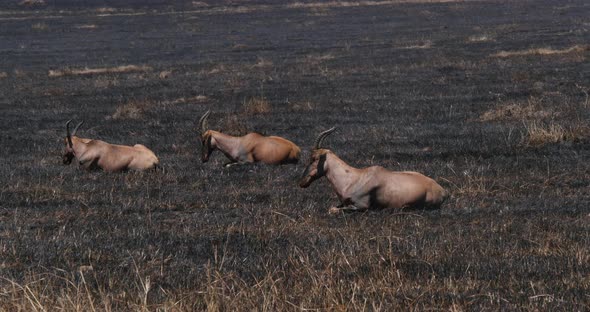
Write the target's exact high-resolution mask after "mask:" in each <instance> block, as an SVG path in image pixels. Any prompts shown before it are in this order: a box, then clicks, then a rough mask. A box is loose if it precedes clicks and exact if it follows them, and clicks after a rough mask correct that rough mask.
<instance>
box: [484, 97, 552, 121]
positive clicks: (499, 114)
mask: <svg viewBox="0 0 590 312" xmlns="http://www.w3.org/2000/svg"><path fill="white" fill-rule="evenodd" d="M538 102H539V100H538V99H537V98H534V97H532V98H529V99H528V100H527V102H526V103H519V102H508V103H502V104H501V105H498V106H496V107H494V108H492V109H490V110H488V111H486V112H485V113H483V114H482V115H481V116H480V117H479V120H480V121H500V120H527V119H533V118H535V119H541V118H547V117H549V116H554V117H555V116H558V115H559V113H558V112H554V111H549V110H546V109H544V108H543V107H541V106H540V105H539V104H538Z"/></svg>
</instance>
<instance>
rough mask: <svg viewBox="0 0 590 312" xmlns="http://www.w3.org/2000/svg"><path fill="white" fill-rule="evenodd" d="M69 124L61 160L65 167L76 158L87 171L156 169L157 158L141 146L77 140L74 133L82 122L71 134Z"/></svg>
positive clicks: (67, 124)
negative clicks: (99, 169)
mask: <svg viewBox="0 0 590 312" xmlns="http://www.w3.org/2000/svg"><path fill="white" fill-rule="evenodd" d="M70 122H72V121H71V120H68V122H67V123H66V138H65V139H64V141H65V145H66V149H65V151H64V155H63V157H62V159H63V163H64V164H65V165H69V164H70V163H72V159H73V158H74V157H76V159H77V160H78V162H79V163H80V166H83V167H84V168H86V169H88V170H91V169H97V168H102V169H103V170H105V171H109V172H115V171H124V170H127V169H133V170H139V171H141V170H147V169H151V168H156V167H158V163H159V160H158V157H156V155H155V154H154V153H153V152H152V151H151V150H150V149H148V148H147V147H145V146H143V145H141V144H135V145H134V146H125V145H115V144H109V143H106V142H104V141H100V140H92V139H83V138H79V137H77V136H76V133H77V132H78V128H80V125H82V124H83V123H84V122H83V121H82V122H80V123H79V124H78V125H77V126H76V128H74V132H73V133H71V134H70Z"/></svg>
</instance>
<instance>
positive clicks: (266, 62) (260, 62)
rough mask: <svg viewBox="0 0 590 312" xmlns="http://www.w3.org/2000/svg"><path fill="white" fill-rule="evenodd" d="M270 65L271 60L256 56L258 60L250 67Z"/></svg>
mask: <svg viewBox="0 0 590 312" xmlns="http://www.w3.org/2000/svg"><path fill="white" fill-rule="evenodd" d="M271 66H272V61H269V60H266V59H263V58H258V61H257V62H256V64H254V65H252V67H255V68H264V67H271Z"/></svg>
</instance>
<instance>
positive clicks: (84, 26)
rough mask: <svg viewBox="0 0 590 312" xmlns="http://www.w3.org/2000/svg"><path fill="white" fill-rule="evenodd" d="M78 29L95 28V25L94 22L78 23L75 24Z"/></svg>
mask: <svg viewBox="0 0 590 312" xmlns="http://www.w3.org/2000/svg"><path fill="white" fill-rule="evenodd" d="M76 28H78V29H96V28H97V26H96V25H95V24H85V25H78V26H76Z"/></svg>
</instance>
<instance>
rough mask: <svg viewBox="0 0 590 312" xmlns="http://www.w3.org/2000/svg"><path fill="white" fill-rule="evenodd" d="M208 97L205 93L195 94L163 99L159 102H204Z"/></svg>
mask: <svg viewBox="0 0 590 312" xmlns="http://www.w3.org/2000/svg"><path fill="white" fill-rule="evenodd" d="M208 99H209V98H208V97H207V96H205V95H197V96H193V97H189V98H185V97H180V98H177V99H174V100H169V101H163V102H161V104H163V105H170V104H184V103H190V102H205V101H207V100H208Z"/></svg>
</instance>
